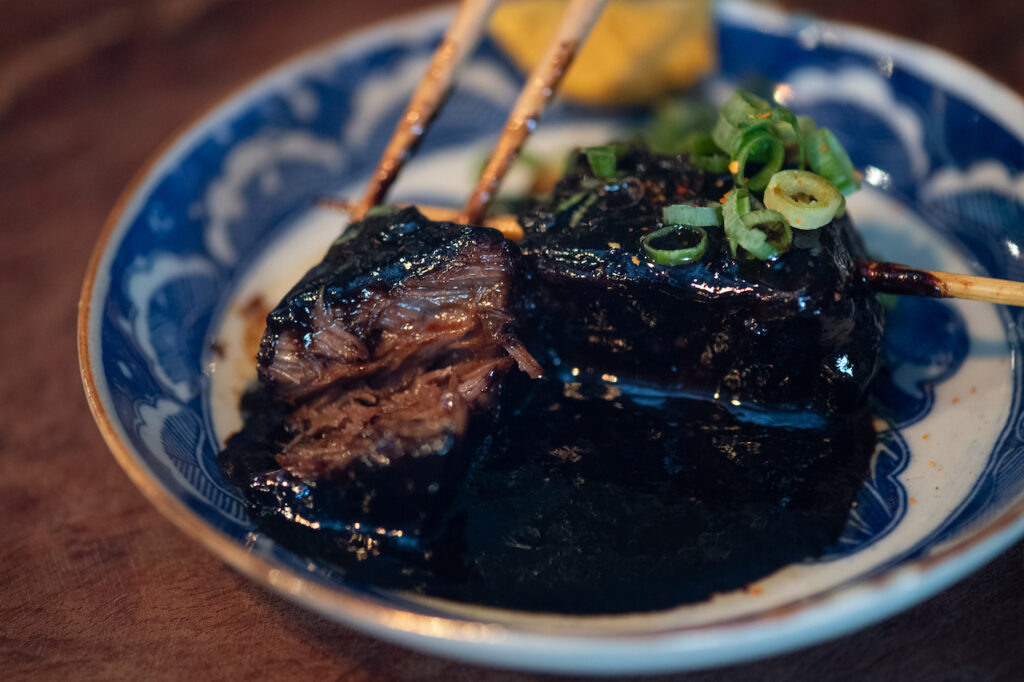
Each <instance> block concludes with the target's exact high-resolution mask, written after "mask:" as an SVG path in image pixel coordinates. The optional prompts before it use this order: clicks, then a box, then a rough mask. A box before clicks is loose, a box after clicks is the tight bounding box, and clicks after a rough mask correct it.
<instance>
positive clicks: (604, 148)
mask: <svg viewBox="0 0 1024 682" xmlns="http://www.w3.org/2000/svg"><path fill="white" fill-rule="evenodd" d="M583 153H584V154H586V155H587V163H589V164H590V170H592V171H593V172H594V175H596V176H597V177H599V178H614V177H615V166H616V155H615V149H614V148H613V147H612V146H611V145H601V146H599V147H587V148H585V149H584V150H583Z"/></svg>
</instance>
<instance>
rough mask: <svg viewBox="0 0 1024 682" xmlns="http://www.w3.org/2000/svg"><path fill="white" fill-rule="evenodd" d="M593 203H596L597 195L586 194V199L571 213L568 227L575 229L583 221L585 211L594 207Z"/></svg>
mask: <svg viewBox="0 0 1024 682" xmlns="http://www.w3.org/2000/svg"><path fill="white" fill-rule="evenodd" d="M595 201H597V195H596V194H588V195H587V198H586V199H584V200H583V202H582V203H581V204H580V205H579V206H578V207H576V209H575V210H574V211H573V212H572V215H571V216H569V227H576V226H577V225H579V224H580V222H581V221H582V220H583V216H584V215H586V213H587V210H588V209H589V208H590V207H591V206H593V205H594V202H595Z"/></svg>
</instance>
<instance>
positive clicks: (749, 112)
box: [721, 90, 772, 125]
mask: <svg viewBox="0 0 1024 682" xmlns="http://www.w3.org/2000/svg"><path fill="white" fill-rule="evenodd" d="M771 106H772V105H771V103H770V102H769V101H768V100H766V99H763V98H761V97H758V96H757V95H755V94H754V93H752V92H748V91H746V90H737V91H736V92H734V93H732V96H730V97H729V99H728V100H726V102H725V104H723V105H722V108H721V113H722V116H724V117H725V119H726V120H727V121H729V123H732V124H733V125H738V124H740V123H742V122H744V121H750V120H751V119H753V118H755V117H756V116H758V115H759V114H760V113H762V112H764V111H767V110H768V109H770V108H771Z"/></svg>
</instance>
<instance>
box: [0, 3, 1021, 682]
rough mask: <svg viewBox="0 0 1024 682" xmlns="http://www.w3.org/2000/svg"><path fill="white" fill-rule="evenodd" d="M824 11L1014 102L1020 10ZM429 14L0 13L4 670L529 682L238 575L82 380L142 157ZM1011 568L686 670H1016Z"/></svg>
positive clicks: (1003, 563) (730, 673) (336, 10)
mask: <svg viewBox="0 0 1024 682" xmlns="http://www.w3.org/2000/svg"><path fill="white" fill-rule="evenodd" d="M788 4H790V5H791V6H798V5H800V4H801V3H798V2H790V3H788ZM811 4H814V6H815V11H816V12H817V13H819V14H821V15H823V16H828V17H834V18H843V19H848V20H854V21H858V22H862V23H869V24H870V25H873V26H875V27H877V28H881V29H884V30H888V31H891V32H894V33H898V34H902V35H906V36H910V37H913V38H916V39H918V40H922V41H925V42H929V43H932V44H935V45H937V46H939V47H942V48H944V49H947V50H949V51H951V52H953V53H955V54H958V55H960V56H962V57H964V58H966V59H967V60H969V61H971V62H974V63H975V64H977V65H979V66H980V67H981V68H983V69H984V70H986V71H987V72H989V73H990V74H992V75H994V76H995V77H996V78H998V79H1000V80H1002V81H1003V82H1005V83H1006V84H1008V85H1009V86H1010V87H1012V88H1014V89H1015V90H1017V91H1018V92H1020V91H1024V3H1020V2H1018V1H1016V0H1005V1H1003V2H1000V1H998V0H993V1H991V2H983V1H981V0H978V1H976V2H971V3H964V2H961V1H959V0H931V1H926V0H914V1H913V2H904V3H895V2H893V3H886V4H887V6H886V7H885V8H884V12H883V10H882V9H872V8H873V7H874V5H872V4H869V3H853V2H849V1H848V0H847V1H844V2H840V1H838V0H830V1H826V2H818V3H810V2H807V3H805V4H804V6H805V7H807V6H810V5H811ZM418 5H419V3H416V2H413V1H411V0H374V2H360V3H350V2H345V1H344V0H295V1H293V2H283V1H282V2H274V1H271V0H249V1H247V2H234V1H231V0H146V1H144V2H141V1H136V0H36V1H35V2H32V3H16V2H10V1H6V2H3V3H0V225H2V230H3V236H4V240H3V241H4V244H3V248H2V249H0V281H2V283H3V286H2V288H0V297H2V298H0V315H2V316H3V318H2V335H0V339H2V342H0V343H2V346H0V358H3V360H2V362H3V369H2V372H0V395H2V396H3V401H4V402H3V409H2V412H0V679H7V680H10V679H59V678H62V679H112V678H128V679H147V678H159V679H192V678H201V679H241V678H246V679H249V678H268V679H269V678H272V677H276V678H284V677H285V676H288V677H291V678H294V679H338V680H435V679H436V680H492V681H493V680H525V679H534V677H533V676H530V675H524V674H520V673H514V672H507V671H497V670H486V669H483V668H477V667H472V666H466V665H463V664H459V663H454V662H450V661H445V660H441V659H437V658H433V657H430V656H425V655H421V654H418V653H414V652H411V651H407V650H404V649H401V648H398V647H394V646H392V645H389V644H385V643H382V642H379V641H377V640H374V639H371V638H369V637H366V636H363V635H361V634H358V633H356V632H354V631H352V630H349V629H347V628H345V627H342V626H339V625H336V624H334V623H332V622H329V621H327V620H324V619H322V618H320V617H318V616H315V615H313V614H311V613H307V612H305V611H303V610H301V609H298V608H296V607H294V606H292V605H290V604H288V603H286V602H285V601H283V600H282V599H280V598H278V597H277V596H275V595H273V594H270V593H268V592H267V591H265V590H263V589H262V588H260V587H258V586H256V585H254V584H252V583H250V582H249V581H248V580H247V579H245V578H243V577H241V576H240V575H238V574H236V573H235V572H234V571H232V570H231V569H229V568H228V567H226V566H225V565H224V564H222V563H221V561H220V560H219V559H217V558H216V557H214V556H212V555H210V554H209V553H207V552H206V551H205V550H203V549H202V548H201V547H200V546H199V545H198V544H196V543H194V542H193V541H191V540H189V539H188V538H187V537H185V536H184V535H183V534H182V533H181V532H179V531H178V530H177V529H176V528H174V527H173V526H172V525H171V524H170V523H169V522H168V521H166V520H165V519H164V518H163V517H161V516H160V515H159V514H158V513H157V512H156V511H155V509H154V508H152V507H151V506H150V505H149V503H148V502H147V501H146V500H145V499H143V497H142V495H141V494H140V493H139V492H138V491H137V490H136V489H135V488H134V487H133V486H132V485H131V483H130V482H129V481H128V479H127V477H126V476H125V475H124V474H123V473H122V472H121V470H120V469H119V468H118V466H117V464H116V463H115V462H114V459H113V457H111V455H110V454H109V452H108V451H107V448H106V446H105V445H104V443H103V441H102V440H101V438H100V436H99V433H98V431H97V429H96V427H95V426H94V425H93V422H92V419H91V417H90V415H89V411H88V409H87V407H86V404H85V399H84V397H83V394H82V390H81V386H80V383H79V377H78V363H77V359H76V355H75V342H74V339H75V333H74V327H75V314H76V300H77V297H78V291H79V287H80V284H81V280H82V276H83V273H84V269H85V264H86V259H87V257H88V254H89V251H90V249H91V248H92V245H93V242H94V241H95V239H96V237H97V235H98V233H99V230H100V226H101V225H102V223H103V220H104V218H105V216H106V214H107V212H108V211H109V210H110V208H111V206H112V204H113V202H114V200H115V198H116V197H117V195H118V193H119V192H120V191H121V189H122V188H123V187H124V186H125V185H126V184H127V183H128V181H129V180H130V179H131V177H132V175H133V173H134V172H135V171H136V170H137V169H138V168H139V167H140V165H141V164H142V162H143V161H144V160H145V159H146V158H147V157H148V156H149V155H150V154H151V153H153V152H154V151H155V150H156V149H157V148H158V147H159V146H160V145H161V143H162V142H164V141H165V140H167V138H168V137H169V136H170V135H172V134H173V133H175V132H176V131H178V130H180V129H181V127H182V126H183V125H185V124H186V123H188V122H189V121H190V120H191V119H192V118H193V117H194V116H195V115H196V114H197V113H200V112H202V111H203V110H204V109H206V108H207V107H209V106H210V105H212V104H214V103H215V102H217V101H218V99H219V98H221V97H222V96H223V95H224V94H225V93H226V92H229V91H230V90H232V89H233V88H235V87H237V86H239V85H241V84H243V83H245V82H246V81H248V80H249V79H251V78H252V77H253V76H256V75H258V74H259V73H261V72H262V71H264V70H265V69H267V68H268V67H270V66H272V65H273V64H274V63H276V62H278V61H279V60H281V59H283V58H286V57H289V56H291V55H293V54H295V53H296V52H298V51H300V50H302V49H305V48H307V47H308V46H310V45H315V44H317V43H320V42H323V41H325V40H327V39H330V38H331V37H333V36H335V35H336V34H338V33H341V32H344V31H349V30H355V29H358V28H359V27H361V26H364V25H366V24H367V23H369V22H372V21H376V20H379V19H382V18H386V17H389V16H393V15H395V14H398V13H399V12H401V11H405V10H408V9H411V8H414V7H416V6H418ZM1022 561H1024V544H1018V545H1016V546H1015V547H1013V548H1012V549H1011V550H1009V551H1008V552H1007V553H1005V554H1004V555H1002V556H1001V557H999V558H998V559H996V560H995V561H994V562H992V563H991V564H990V565H989V566H987V567H986V568H984V569H982V570H981V571H979V572H978V573H977V574H975V575H974V576H972V577H970V578H968V579H966V580H964V581H962V582H961V583H959V584H958V585H956V586H954V587H952V588H951V589H949V590H947V591H946V592H944V593H942V594H940V595H938V596H936V597H935V598H933V599H931V600H929V601H927V602H925V603H923V604H921V605H919V606H917V607H916V608H913V609H911V610H909V611H906V612H904V613H903V614H901V615H899V616H897V617H895V618H892V619H890V620H888V621H886V622H883V623H881V624H879V625H876V626H874V627H871V628H868V629H866V630H864V631H861V632H859V633H857V634H854V635H852V636H848V637H845V638H842V639H839V640H837V641H833V642H829V643H826V644H821V645H818V646H815V647H812V648H809V649H806V650H803V651H799V652H795V653H791V654H787V655H784V656H780V657H776V658H773V659H770V660H766V661H761V662H756V663H749V664H745V665H741V666H735V667H731V668H724V669H720V670H716V671H706V672H701V673H696V674H691V675H681V676H679V678H678V679H682V680H728V679H741V680H745V679H801V680H803V679H826V680H847V679H849V680H860V679H934V680H1011V679H1024V618H1022V617H1021V614H1022V613H1024V581H1022V580H1021V578H1022V572H1021V564H1022Z"/></svg>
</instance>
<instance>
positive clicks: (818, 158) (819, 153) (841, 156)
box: [807, 128, 860, 194]
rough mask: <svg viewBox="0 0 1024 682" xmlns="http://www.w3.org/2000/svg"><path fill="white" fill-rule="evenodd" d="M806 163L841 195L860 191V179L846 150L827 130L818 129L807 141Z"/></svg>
mask: <svg viewBox="0 0 1024 682" xmlns="http://www.w3.org/2000/svg"><path fill="white" fill-rule="evenodd" d="M807 161H808V163H810V165H811V169H812V170H813V171H814V172H815V173H817V174H818V175H821V176H822V177H824V178H825V179H827V180H828V181H829V182H831V183H832V184H833V185H835V186H836V187H838V188H839V191H840V192H842V193H843V194H851V193H853V192H856V191H857V190H858V189H860V179H859V178H858V177H857V173H856V172H855V171H854V170H853V163H852V162H851V161H850V155H849V154H847V153H846V149H845V148H844V147H843V145H842V144H841V143H840V142H839V140H837V139H836V136H835V135H833V134H832V131H831V130H829V129H828V128H818V129H817V130H815V131H814V132H812V133H811V134H810V135H809V136H808V139H807Z"/></svg>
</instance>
